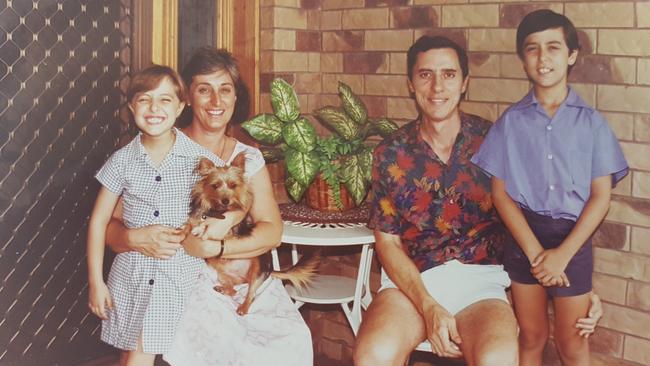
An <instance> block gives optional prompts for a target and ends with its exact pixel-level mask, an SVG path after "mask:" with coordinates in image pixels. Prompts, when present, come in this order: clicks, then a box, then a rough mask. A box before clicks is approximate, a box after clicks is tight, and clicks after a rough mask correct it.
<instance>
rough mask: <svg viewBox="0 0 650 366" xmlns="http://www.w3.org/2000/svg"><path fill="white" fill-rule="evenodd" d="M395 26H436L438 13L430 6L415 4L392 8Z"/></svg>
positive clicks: (402, 27) (401, 27) (400, 27)
mask: <svg viewBox="0 0 650 366" xmlns="http://www.w3.org/2000/svg"><path fill="white" fill-rule="evenodd" d="M391 12H392V15H393V24H392V26H393V28H399V29H404V28H413V29H414V28H427V27H430V28H436V27H438V14H437V13H436V11H435V9H434V8H432V7H430V6H413V7H408V8H395V9H392V11H391Z"/></svg>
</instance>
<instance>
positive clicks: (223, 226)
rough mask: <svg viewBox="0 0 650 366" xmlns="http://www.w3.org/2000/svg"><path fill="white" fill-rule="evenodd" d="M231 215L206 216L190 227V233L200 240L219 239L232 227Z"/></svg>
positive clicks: (228, 232)
mask: <svg viewBox="0 0 650 366" xmlns="http://www.w3.org/2000/svg"><path fill="white" fill-rule="evenodd" d="M231 218H232V216H225V217H224V218H223V219H215V218H212V217H210V218H207V219H205V220H203V221H202V222H201V223H200V224H198V225H197V226H195V227H193V228H192V234H193V235H195V236H198V237H200V238H201V239H202V240H206V239H211V240H221V239H223V238H225V237H226V236H227V235H228V234H230V231H231V229H232V227H233V226H234V225H233V222H232V219H231Z"/></svg>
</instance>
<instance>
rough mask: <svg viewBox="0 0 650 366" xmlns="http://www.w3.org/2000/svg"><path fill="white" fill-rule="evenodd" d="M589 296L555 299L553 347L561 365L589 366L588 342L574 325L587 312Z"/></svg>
mask: <svg viewBox="0 0 650 366" xmlns="http://www.w3.org/2000/svg"><path fill="white" fill-rule="evenodd" d="M589 304H590V300H589V294H588V293H587V294H584V295H578V296H569V297H555V298H554V299H553V305H554V307H555V330H554V335H555V345H556V347H557V350H558V353H559V355H560V359H561V360H562V364H563V365H568V366H574V365H580V366H582V365H589V342H588V341H587V339H585V338H584V337H581V336H580V334H579V329H576V327H575V324H576V321H577V320H578V319H579V318H582V317H584V316H586V314H587V312H588V311H589Z"/></svg>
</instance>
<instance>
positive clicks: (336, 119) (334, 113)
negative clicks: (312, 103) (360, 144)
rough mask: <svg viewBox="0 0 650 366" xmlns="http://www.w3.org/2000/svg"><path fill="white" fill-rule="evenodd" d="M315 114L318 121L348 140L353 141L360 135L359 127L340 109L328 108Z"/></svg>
mask: <svg viewBox="0 0 650 366" xmlns="http://www.w3.org/2000/svg"><path fill="white" fill-rule="evenodd" d="M314 113H316V116H317V117H318V119H320V120H321V121H323V122H324V123H325V124H326V125H327V126H329V127H331V128H332V129H334V131H336V133H338V134H339V136H341V137H343V138H344V139H346V140H352V139H354V138H356V137H357V136H358V134H359V126H358V125H357V124H356V123H354V121H352V119H351V118H350V116H348V115H347V114H346V113H345V112H344V111H343V110H342V109H340V108H336V107H330V106H327V107H323V108H321V109H318V110H316V111H315V112H314Z"/></svg>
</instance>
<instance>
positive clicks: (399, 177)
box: [368, 112, 510, 272]
mask: <svg viewBox="0 0 650 366" xmlns="http://www.w3.org/2000/svg"><path fill="white" fill-rule="evenodd" d="M490 126H491V123H490V122H489V121H487V120H484V119H482V118H480V117H477V116H473V115H469V114H465V113H462V112H461V130H460V133H459V134H458V137H457V138H456V142H455V143H454V146H453V149H452V152H451V156H450V157H449V160H448V162H447V164H445V163H443V162H442V161H441V160H440V159H439V158H438V157H437V156H436V154H435V153H434V152H433V150H432V149H431V147H430V146H429V145H428V144H427V143H426V142H425V141H424V140H423V139H422V137H421V136H420V122H419V121H418V120H416V121H412V122H410V123H409V124H407V125H406V126H404V127H402V128H400V129H399V130H398V131H396V132H395V133H394V134H393V135H392V136H390V137H388V138H386V139H384V141H382V142H381V143H380V144H379V146H377V148H376V149H375V152H374V160H373V169H372V180H373V185H372V196H373V198H372V203H371V208H370V221H369V223H368V227H370V228H371V229H377V230H379V231H382V232H386V233H389V234H395V235H399V236H400V238H401V240H402V246H403V248H404V251H405V252H406V253H407V254H408V256H409V257H410V258H411V259H412V260H413V262H414V263H415V265H416V266H417V267H418V269H419V270H420V272H423V271H425V270H427V269H429V268H432V267H435V266H437V265H439V264H442V263H444V262H446V261H449V260H452V259H456V260H458V261H460V262H462V263H468V264H497V263H499V262H500V259H501V258H500V257H501V253H502V248H503V247H504V244H505V241H506V240H510V236H509V234H508V233H507V231H506V229H505V227H504V226H503V225H502V224H501V221H500V220H499V217H498V215H497V212H496V210H495V209H494V206H493V205H492V198H491V194H490V178H489V177H488V176H487V175H486V174H485V173H483V172H482V170H481V169H480V168H479V167H477V166H476V165H474V164H472V163H471V161H470V159H471V157H472V155H474V153H475V152H476V151H477V150H478V148H479V147H480V146H481V143H482V142H483V137H484V136H485V134H486V133H487V131H488V129H489V128H490Z"/></svg>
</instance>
